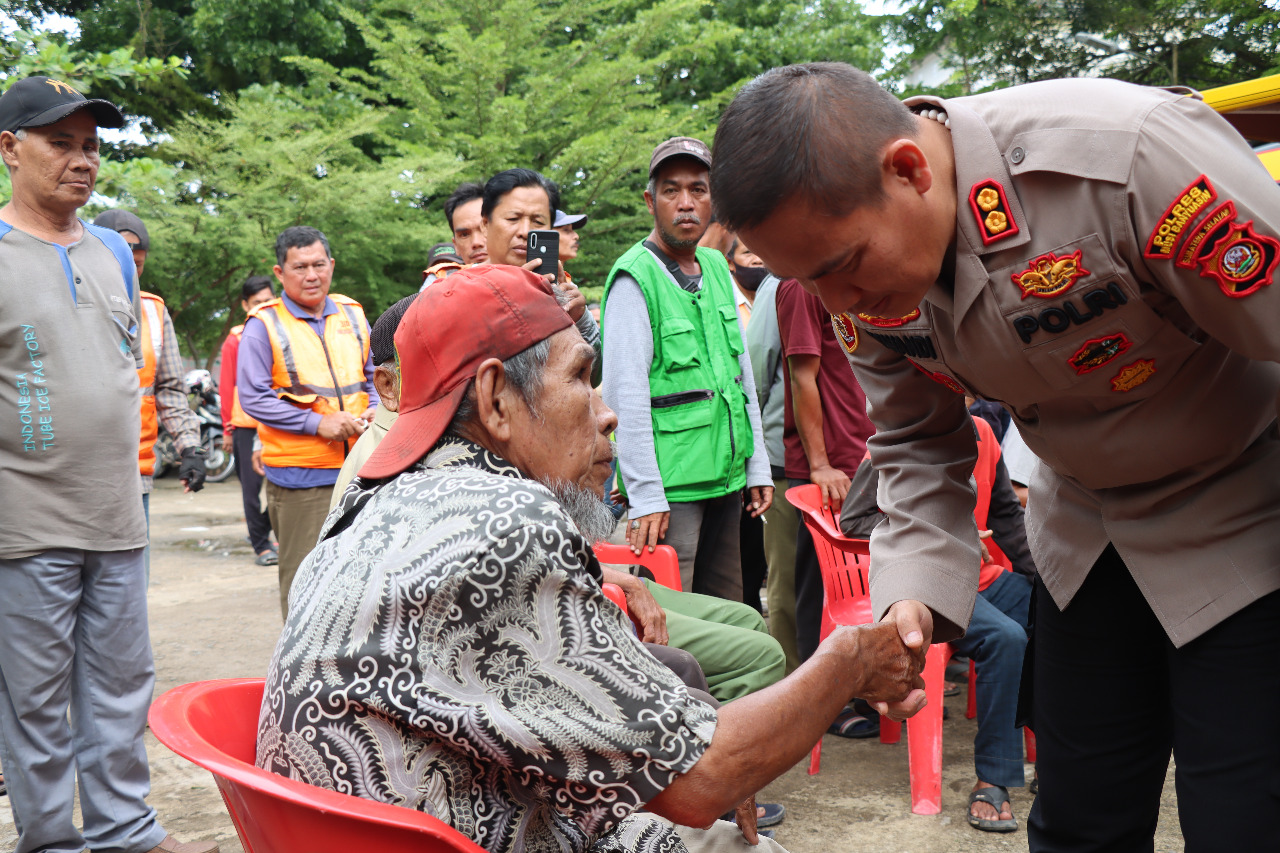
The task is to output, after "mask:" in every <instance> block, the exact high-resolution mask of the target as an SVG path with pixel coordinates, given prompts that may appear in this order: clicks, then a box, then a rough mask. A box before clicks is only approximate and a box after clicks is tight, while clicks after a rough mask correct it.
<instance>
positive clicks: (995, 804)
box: [965, 785, 1018, 832]
mask: <svg viewBox="0 0 1280 853" xmlns="http://www.w3.org/2000/svg"><path fill="white" fill-rule="evenodd" d="M1007 802H1009V789H1008V788H1005V787H1002V786H1000V785H993V786H992V787H990V788H979V789H978V790H976V791H971V792H970V793H969V805H968V807H967V808H966V811H965V813H966V814H967V815H968V816H969V825H970V826H973V827H976V828H977V829H980V830H982V831H983V832H1014V831H1016V830H1017V829H1018V819H1017V818H1010V819H1009V820H999V819H994V820H993V819H991V818H984V817H975V816H974V814H973V804H974V803H987V804H989V805H990V806H991V807H992V808H994V809H995V810H996V812H997V813H998V812H1000V810H1001V809H1000V807H1001V806H1003V805H1004V804H1005V803H1007Z"/></svg>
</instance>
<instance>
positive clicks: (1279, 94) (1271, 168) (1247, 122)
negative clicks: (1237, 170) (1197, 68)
mask: <svg viewBox="0 0 1280 853" xmlns="http://www.w3.org/2000/svg"><path fill="white" fill-rule="evenodd" d="M1201 94H1202V95H1203V96H1204V101H1205V103H1206V104H1208V105H1209V106H1211V107H1213V108H1214V109H1215V110H1217V111H1218V112H1220V113H1222V116H1223V118H1225V119H1226V120H1227V121H1229V122H1231V124H1232V125H1234V126H1235V128H1236V130H1238V131H1240V134H1241V135H1242V136H1244V137H1245V138H1246V139H1249V140H1252V141H1253V142H1255V143H1265V144H1262V145H1256V146H1255V148H1254V150H1255V151H1256V152H1257V153H1258V157H1259V159H1261V160H1262V163H1263V165H1264V166H1266V167H1267V171H1268V172H1270V173H1271V177H1273V178H1275V179H1276V181H1277V182H1280V144H1278V143H1280V74H1273V75H1271V76H1270V77H1259V78H1258V79H1257V80H1246V81H1244V82H1243V83H1232V84H1231V85H1230V86H1219V87H1218V88H1216V89H1206V90H1205V91H1204V92H1202V93H1201Z"/></svg>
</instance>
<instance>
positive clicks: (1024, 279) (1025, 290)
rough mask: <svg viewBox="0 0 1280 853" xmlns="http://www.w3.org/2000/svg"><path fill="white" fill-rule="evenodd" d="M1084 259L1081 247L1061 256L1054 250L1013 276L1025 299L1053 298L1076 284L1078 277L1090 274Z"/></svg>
mask: <svg viewBox="0 0 1280 853" xmlns="http://www.w3.org/2000/svg"><path fill="white" fill-rule="evenodd" d="M1082 261H1083V253H1082V252H1081V250H1080V249H1076V250H1075V251H1074V252H1072V253H1071V254H1069V255H1066V256H1064V257H1061V258H1060V257H1058V256H1057V255H1055V254H1054V253H1053V252H1046V253H1045V254H1043V255H1041V256H1040V257H1038V258H1036V259H1035V260H1034V261H1032V262H1031V263H1029V264H1028V265H1027V268H1026V269H1025V270H1023V271H1022V272H1018V273H1014V274H1013V275H1012V276H1011V278H1012V279H1013V283H1014V284H1016V285H1018V288H1019V289H1020V290H1021V291H1022V298H1023V299H1026V298H1027V297H1028V296H1038V297H1040V298H1041V299H1051V298H1053V297H1055V296H1057V295H1058V294H1059V293H1062V292H1063V291H1065V290H1066V289H1067V288H1069V287H1070V286H1071V285H1073V284H1075V283H1076V279H1079V278H1083V277H1084V276H1086V275H1089V271H1088V270H1087V269H1085V268H1084V264H1083V263H1082Z"/></svg>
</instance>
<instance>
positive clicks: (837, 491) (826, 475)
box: [809, 465, 849, 511]
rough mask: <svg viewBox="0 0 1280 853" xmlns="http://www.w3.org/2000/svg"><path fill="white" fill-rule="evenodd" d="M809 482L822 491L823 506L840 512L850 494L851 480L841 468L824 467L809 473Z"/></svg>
mask: <svg viewBox="0 0 1280 853" xmlns="http://www.w3.org/2000/svg"><path fill="white" fill-rule="evenodd" d="M809 482H811V483H813V484H814V485H815V486H817V487H818V488H820V489H822V505H823V506H829V507H834V508H835V509H836V510H837V511H839V509H840V507H842V506H844V498H845V495H847V494H849V478H848V477H846V476H845V473H844V472H843V471H841V470H840V469H839V468H832V467H831V466H830V465H822V466H820V467H818V468H813V469H811V470H810V471H809Z"/></svg>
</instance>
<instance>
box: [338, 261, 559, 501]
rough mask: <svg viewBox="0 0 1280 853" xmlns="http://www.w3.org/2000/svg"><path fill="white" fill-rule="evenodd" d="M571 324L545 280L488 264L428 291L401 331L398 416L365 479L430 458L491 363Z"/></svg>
mask: <svg viewBox="0 0 1280 853" xmlns="http://www.w3.org/2000/svg"><path fill="white" fill-rule="evenodd" d="M571 325H573V321H572V320H570V319H569V315H568V314H566V313H565V310H564V309H563V308H561V307H560V303H559V302H557V301H556V297H555V294H554V293H552V292H551V286H550V285H549V284H547V280H546V279H544V278H543V277H542V276H539V275H534V274H533V273H531V272H529V271H528V270H523V269H521V268H520V267H512V266H505V265H501V264H483V265H481V266H476V267H470V268H468V269H465V270H462V271H461V272H457V273H454V274H453V275H451V276H449V277H448V278H446V279H444V280H443V281H440V282H437V283H436V284H433V285H432V286H431V287H428V288H427V289H426V290H424V291H423V292H422V294H421V295H420V296H419V297H418V298H417V299H416V300H414V302H413V305H412V306H411V307H410V308H409V310H408V311H407V312H405V315H404V319H403V320H401V321H400V328H399V329H397V330H396V337H395V341H396V354H397V355H398V356H399V359H400V412H399V416H398V417H397V418H396V422H395V423H394V424H393V425H392V426H391V429H390V430H389V431H388V432H387V435H386V437H385V438H383V439H382V443H381V444H379V445H378V448H377V450H375V451H374V452H373V455H372V456H370V457H369V459H368V461H366V462H365V463H364V465H363V466H362V467H361V468H360V476H361V477H363V478H365V479H367V480H378V479H382V478H384V477H393V476H395V475H396V474H399V473H400V472H402V471H404V470H405V469H406V468H408V467H409V466H410V465H412V464H413V463H415V462H417V461H418V460H419V459H421V458H422V457H423V456H425V455H426V453H427V451H428V450H430V449H431V448H432V447H434V446H435V443H436V442H437V441H439V440H440V436H442V435H444V431H445V429H446V428H447V427H448V426H449V422H450V421H451V420H453V416H454V414H456V413H457V411H458V406H460V405H461V404H462V398H463V397H464V396H465V395H466V393H467V384H468V383H469V382H470V381H471V380H472V379H474V378H475V375H476V371H477V370H478V369H479V367H480V363H481V362H483V361H484V360H485V359H488V358H497V359H501V360H503V361H506V360H507V359H508V358H511V356H513V355H516V354H517V353H520V352H523V351H524V350H526V349H528V348H529V347H531V346H533V345H534V344H536V343H539V342H541V341H544V340H546V339H547V338H549V337H551V336H552V335H554V334H555V333H556V332H558V331H560V330H561V329H565V328H568V327H569V326H571Z"/></svg>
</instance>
